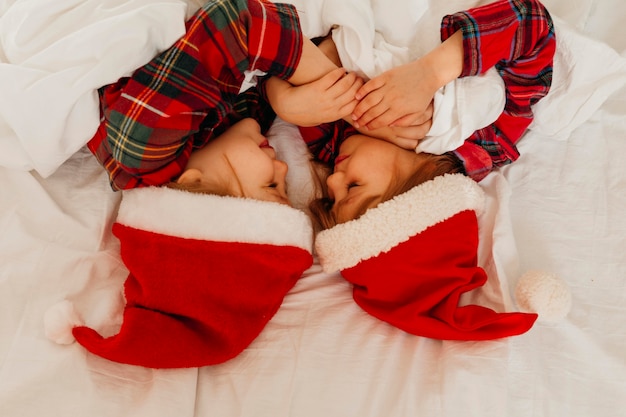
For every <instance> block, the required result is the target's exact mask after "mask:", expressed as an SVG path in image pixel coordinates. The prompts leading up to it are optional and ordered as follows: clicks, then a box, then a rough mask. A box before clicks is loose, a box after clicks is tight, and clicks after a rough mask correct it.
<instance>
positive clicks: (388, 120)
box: [352, 59, 439, 129]
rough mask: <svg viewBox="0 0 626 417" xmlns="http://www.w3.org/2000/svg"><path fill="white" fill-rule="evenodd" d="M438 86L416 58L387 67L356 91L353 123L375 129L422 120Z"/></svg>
mask: <svg viewBox="0 0 626 417" xmlns="http://www.w3.org/2000/svg"><path fill="white" fill-rule="evenodd" d="M438 88H439V86H438V85H437V83H436V82H435V81H434V79H433V78H432V74H431V71H429V69H428V67H427V66H426V65H423V63H422V62H421V60H419V59H418V60H416V61H413V62H410V63H408V64H405V65H400V66H398V67H395V68H393V69H391V70H389V71H386V72H384V73H382V74H381V75H379V76H378V77H374V78H372V79H371V80H370V81H368V82H367V83H365V84H364V85H363V87H361V88H360V89H359V91H357V94H356V99H357V100H359V104H358V105H357V106H356V107H355V109H354V111H353V112H352V120H354V126H355V127H365V128H367V129H377V128H381V127H383V126H404V127H407V126H411V125H416V124H421V123H423V120H424V115H425V114H426V112H427V109H428V107H429V105H430V104H431V102H432V99H433V96H434V95H435V92H436V91H437V89H438ZM431 114H432V113H431Z"/></svg>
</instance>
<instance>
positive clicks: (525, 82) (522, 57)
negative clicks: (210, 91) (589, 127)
mask: <svg viewBox="0 0 626 417" xmlns="http://www.w3.org/2000/svg"><path fill="white" fill-rule="evenodd" d="M458 30H461V31H462V32H463V44H464V45H463V46H464V67H463V73H462V75H461V76H470V75H477V74H481V73H484V72H485V71H487V70H488V69H489V68H491V67H494V66H495V67H496V69H497V70H498V72H499V74H500V76H501V77H502V79H503V80H504V84H505V88H506V104H505V108H504V111H503V113H502V114H501V115H500V117H499V118H498V120H496V121H495V122H494V123H493V124H492V125H490V126H488V127H486V128H483V129H480V130H478V131H476V132H474V133H473V134H472V135H471V136H470V137H469V138H467V139H466V141H465V143H464V144H463V145H462V146H461V147H460V148H459V149H457V150H456V151H455V154H456V155H457V156H458V157H459V158H460V159H461V161H462V162H463V164H464V167H465V170H466V173H467V174H468V175H469V176H471V177H472V178H474V179H476V180H477V181H479V180H481V179H482V178H484V177H485V176H486V175H487V174H488V173H489V172H491V170H492V169H493V168H495V167H499V166H502V165H506V164H509V163H511V162H512V161H515V160H516V159H517V158H518V157H519V152H518V151H517V148H516V146H515V144H516V143H517V141H518V140H519V139H520V137H521V136H522V134H523V133H524V132H525V130H526V128H527V127H528V125H529V124H530V122H531V121H532V119H533V113H532V110H531V105H532V104H534V103H536V102H537V101H539V100H540V99H541V98H542V97H544V96H545V95H546V94H547V93H548V90H549V89H550V85H551V83H552V64H553V56H554V52H555V47H556V40H555V36H554V28H553V25H552V19H551V17H550V15H549V14H548V12H547V10H546V9H545V8H544V7H543V5H541V3H539V2H538V1H536V0H501V1H496V2H494V3H491V4H488V5H485V6H482V7H477V8H474V9H470V10H468V11H465V12H460V13H455V14H453V15H449V16H446V17H444V19H443V21H442V25H441V37H442V40H445V39H447V38H448V37H450V36H451V35H452V34H453V33H454V32H456V31H458ZM300 130H301V132H302V135H303V136H304V139H305V141H306V142H307V144H308V146H309V149H310V150H311V152H313V154H314V155H315V156H316V157H317V158H318V159H319V160H321V161H325V162H330V163H332V162H333V161H334V159H335V157H336V156H337V154H338V152H339V146H340V144H341V142H342V141H343V140H344V139H345V138H346V137H349V136H351V135H353V134H355V133H357V132H356V130H355V129H353V128H352V126H350V125H349V124H348V123H346V122H344V121H339V122H335V123H329V124H325V125H320V126H316V127H312V128H301V129H300Z"/></svg>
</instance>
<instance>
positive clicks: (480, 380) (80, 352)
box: [0, 0, 626, 417]
mask: <svg viewBox="0 0 626 417" xmlns="http://www.w3.org/2000/svg"><path fill="white" fill-rule="evenodd" d="M439 1H440V2H441V3H444V2H443V1H441V0H439ZM29 3H31V4H38V6H39V7H44V6H45V7H49V9H45V10H57V11H58V7H60V6H59V5H60V4H66V0H57V1H56V3H55V2H54V1H47V2H45V1H43V0H39V1H32V0H31V2H29ZM103 3H105V1H101V2H100V3H98V4H103ZM445 3H446V4H449V5H450V7H452V6H459V7H457V8H460V7H461V6H463V5H464V4H466V3H467V0H465V1H460V2H459V1H458V0H450V1H446V2H445ZM18 4H22V2H21V1H20V0H8V1H7V0H5V1H2V0H0V19H3V18H4V16H6V15H7V12H8V11H9V10H10V9H11V7H12V6H13V5H18ZM85 4H91V5H92V6H93V5H94V4H96V3H95V2H90V1H89V0H86V1H85ZM106 4H113V3H106ZM124 4H137V3H136V2H135V3H133V2H132V1H125V2H120V3H119V5H120V8H118V9H117V10H118V11H121V10H123V7H121V6H122V5H124ZM145 4H147V3H145ZM163 4H164V3H162V2H161V3H156V2H155V3H154V5H155V7H157V8H158V7H161V6H162V5H163ZM546 4H547V5H548V7H549V9H550V10H551V11H552V10H554V13H553V14H554V15H556V16H558V17H560V18H563V19H565V20H566V22H567V23H568V25H569V27H570V28H572V30H576V31H579V30H582V29H584V30H585V31H586V32H585V33H586V34H582V33H579V35H580V36H582V37H583V38H584V41H583V44H584V43H585V42H586V41H589V40H590V37H593V38H594V39H597V40H598V41H602V42H604V43H600V42H596V41H592V43H594V44H596V43H597V45H598V47H599V48H601V49H603V50H605V51H611V48H612V49H615V50H617V51H619V52H620V53H621V54H622V57H624V56H626V25H624V24H623V16H625V15H626V3H625V2H623V0H602V1H598V0H546ZM93 7H94V13H96V7H95V6H93ZM45 10H44V11H42V13H44V12H45ZM98 13H99V12H98ZM98 13H96V14H94V19H96V18H97V16H98ZM102 13H104V14H106V13H114V9H108V10H107V9H104V10H103V11H102ZM181 13H182V10H181ZM58 15H59V14H58V13H57V14H56V15H55V16H57V17H58ZM14 16H15V15H14ZM136 17H137V18H138V20H137V22H136V23H135V22H134V21H133V20H132V19H131V20H130V22H129V24H128V27H126V28H125V30H130V31H132V30H133V28H135V27H140V26H141V22H142V19H143V15H142V14H138V15H137V16H136ZM24 20H25V21H28V20H29V19H27V16H26V15H24ZM4 22H5V21H4V20H0V33H5V32H4V29H5V26H4ZM76 24H78V23H76ZM159 24H165V23H164V22H159ZM70 27H71V25H70ZM33 33H36V31H35V32H33ZM113 35H114V34H110V36H113ZM138 36H141V35H138ZM101 40H102V44H98V43H92V44H91V47H92V49H93V50H94V53H98V54H99V55H98V56H99V57H100V58H101V59H100V61H102V64H104V62H110V61H109V58H108V56H109V55H108V54H107V53H104V54H103V53H102V51H104V50H106V49H105V48H106V46H107V44H108V42H107V36H104V37H103V38H102V39H101ZM84 41H85V42H86V43H90V41H88V39H84ZM2 42H4V41H2ZM2 45H4V44H2ZM574 45H577V42H574V43H573V46H572V49H575V48H574ZM607 45H610V48H609V46H607ZM2 48H4V46H3V47H2ZM131 49H133V48H131ZM43 52H45V50H44V49H42V53H43ZM574 52H576V51H574ZM590 54H592V55H590V56H594V57H596V58H597V59H598V60H602V62H596V61H591V62H582V63H581V62H577V63H576V66H577V67H578V66H580V65H582V66H583V67H587V66H591V67H593V68H595V69H596V70H598V71H600V73H602V74H606V75H607V77H609V81H610V83H613V85H616V84H618V81H619V80H620V78H621V77H622V76H623V74H624V71H623V70H622V72H619V71H617V69H616V68H617V67H616V65H617V64H618V63H619V62H620V61H621V60H618V59H616V58H615V56H616V54H615V53H614V52H612V51H611V53H607V54H605V55H602V56H598V55H594V52H593V51H590ZM4 58H5V57H3V58H2V59H4ZM59 58H60V59H61V60H69V59H70V57H69V56H66V55H64V56H60V57H59ZM3 62H4V61H3ZM18 67H19V66H18ZM101 67H102V68H103V69H106V66H104V65H102V66H101ZM604 67H606V70H605V68H604ZM611 68H612V69H611ZM576 69H578V68H576ZM18 72H19V71H16V74H17V73H18ZM5 74H6V73H3V74H2V75H3V77H4V75H5ZM581 74H584V72H583V73H581ZM92 75H93V74H92ZM102 75H103V74H101V76H102ZM111 75H112V74H108V76H111ZM589 76H590V78H589V79H581V78H577V81H575V82H572V83H570V84H571V85H569V86H568V89H567V91H568V93H567V95H566V96H564V103H563V104H564V105H565V106H566V107H568V106H569V105H570V104H572V105H573V104H574V103H568V102H567V100H566V97H567V96H570V97H571V98H572V101H573V102H577V103H575V104H576V105H577V106H578V108H583V107H584V106H585V105H593V106H596V105H598V102H597V101H596V102H594V103H591V102H589V100H588V98H589V97H593V96H594V94H595V93H596V92H595V91H593V90H594V88H593V87H594V84H593V82H594V81H595V83H596V84H595V86H597V88H598V89H603V88H608V87H607V86H609V85H611V84H610V83H608V84H607V82H609V81H607V80H606V79H605V78H601V79H599V78H598V77H595V76H594V75H593V74H591V75H589ZM3 77H2V78H0V83H2V84H3V85H4V84H6V83H8V81H6V80H5V79H4V78H3ZM87 78H88V77H87ZM611 80H612V81H611ZM580 82H584V83H585V85H586V87H585V88H582V89H581V90H580V91H579V90H578V89H576V88H575V85H576V84H577V83H578V85H580ZM43 84H45V82H43V81H42V82H41V83H39V82H38V83H35V84H33V85H32V86H31V88H32V89H37V88H40V87H41V86H42V85H43ZM49 88H52V87H49ZM61 90H62V89H59V90H57V91H56V92H61ZM5 91H6V90H4V89H2V90H0V101H2V108H5V107H6V105H5V103H6V102H5V100H12V99H13V97H11V96H8V95H6V94H5ZM605 94H606V92H602V91H600V93H598V98H602V96H604V95H605ZM75 97H76V96H73V98H75ZM57 98H58V100H59V101H64V99H65V98H64V95H63V94H60V95H59V96H58V97H57ZM582 98H587V101H585V103H581V102H580V100H581V99H582ZM28 104H29V103H25V105H28ZM32 105H33V106H37V104H36V103H32ZM60 113H62V114H65V113H64V112H60ZM570 114H571V113H570ZM26 116H28V115H22V114H16V115H15V117H16V118H17V119H13V118H10V119H8V120H5V119H0V120H3V121H2V123H10V124H11V126H15V127H16V129H17V130H22V129H26V128H29V127H28V126H24V125H25V124H28V123H32V121H33V118H32V117H26ZM45 116H46V115H45V114H44V115H43V116H42V117H43V118H42V119H37V121H38V122H40V123H42V124H46V123H52V122H57V121H56V120H46V118H45ZM3 117H4V116H3ZM576 117H577V116H574V120H573V123H574V124H575V125H578V127H577V128H576V129H572V132H571V134H570V135H567V134H565V135H561V134H558V135H556V136H544V135H542V134H539V133H538V131H536V130H530V131H529V132H528V133H527V134H526V136H525V137H524V138H523V139H522V140H521V141H520V150H521V153H522V157H521V158H520V159H519V160H518V161H517V162H515V163H514V164H512V165H510V166H508V167H505V168H504V169H501V170H499V171H497V172H494V173H492V174H490V175H489V176H488V177H487V178H486V179H485V180H484V181H482V182H481V186H483V188H484V189H485V191H486V193H487V195H488V207H487V210H486V214H487V216H485V217H484V218H483V219H481V220H482V223H481V250H480V252H479V255H480V258H479V260H480V264H481V265H484V266H485V267H486V269H487V271H488V273H489V276H490V280H489V282H488V284H487V285H486V286H485V287H483V288H481V291H480V292H477V293H476V294H474V296H476V297H480V300H479V301H478V302H480V303H481V304H484V305H490V306H492V307H494V308H496V309H500V308H507V309H509V308H513V307H514V306H513V305H512V300H510V288H511V287H512V286H514V285H515V282H516V280H517V278H518V277H519V276H520V273H522V272H524V271H526V270H528V269H541V270H545V271H551V272H554V273H555V274H557V275H558V276H560V277H561V278H563V279H565V280H566V281H567V283H568V285H569V287H570V290H571V292H572V295H573V305H572V310H571V312H570V314H569V316H568V317H567V319H566V320H565V322H563V323H559V324H543V323H537V324H536V325H535V326H534V327H533V328H532V329H531V330H530V331H529V332H528V333H525V334H524V335H520V336H517V337H514V338H510V339H504V340H496V341H488V342H475V343H474V342H452V341H438V340H431V339H426V338H420V337H414V336H410V335H407V334H405V333H403V332H401V331H399V330H398V329H395V328H393V327H391V326H389V325H387V324H385V323H383V322H381V321H379V320H376V319H374V318H372V317H370V316H368V315H367V314H366V313H364V312H363V311H362V310H361V309H359V307H358V306H356V304H355V303H354V301H353V300H352V298H351V292H350V286H349V285H348V284H347V282H346V281H345V280H343V279H342V278H341V276H339V275H338V274H330V275H329V274H324V273H322V272H321V269H320V267H319V265H317V264H316V265H314V266H313V267H312V268H311V269H309V270H308V271H307V272H306V273H305V274H304V276H303V277H302V279H300V280H299V281H298V283H297V285H296V286H295V287H294V288H293V290H292V291H291V292H290V293H289V294H288V296H287V297H286V299H285V302H284V304H283V305H282V306H281V308H280V310H279V311H278V313H277V314H276V316H274V318H273V319H272V320H271V321H270V323H269V324H268V326H267V327H266V328H265V329H264V331H263V332H262V333H261V335H260V336H259V338H258V339H256V340H255V341H254V343H253V344H252V345H251V346H250V347H249V348H248V349H246V350H245V351H244V352H243V353H242V354H241V355H240V356H239V357H237V358H235V359H233V360H232V361H229V362H227V363H225V364H223V365H219V366H214V367H206V368H201V369H176V370H152V369H146V368H140V367H131V366H126V365H121V364H117V363H113V362H109V361H106V360H104V359H102V358H100V357H97V356H94V355H91V354H88V353H86V351H85V350H84V349H83V348H82V347H81V346H80V345H77V344H73V345H70V346H59V345H56V344H54V343H52V342H50V341H49V340H48V339H46V337H45V335H44V325H43V317H44V312H45V311H46V310H47V309H48V308H49V307H50V306H51V305H54V304H55V303H57V302H58V301H60V300H62V299H71V300H72V301H74V302H75V306H76V308H77V310H78V311H80V313H81V314H82V315H83V318H84V320H85V321H86V322H87V323H89V324H91V325H93V326H94V327H97V328H98V329H99V330H102V331H103V332H106V333H114V332H115V331H116V330H117V327H116V326H118V325H119V323H120V321H121V316H120V314H121V311H122V305H123V298H122V294H121V289H122V284H123V282H124V279H125V278H126V276H127V271H126V269H125V268H124V265H123V263H122V262H121V260H120V257H119V256H120V254H119V243H118V241H117V239H116V238H115V237H114V236H113V235H112V234H111V222H112V221H113V219H114V218H115V215H116V209H117V205H118V203H119V198H120V194H119V193H114V192H113V191H112V190H111V189H110V186H109V184H108V180H107V177H106V175H105V173H104V172H103V170H102V168H101V167H100V166H99V165H98V163H97V162H96V161H95V159H94V158H93V156H92V155H91V154H90V153H89V151H87V150H86V149H85V148H81V149H80V150H79V151H78V152H76V153H74V154H73V155H71V156H69V159H68V160H67V161H65V162H64V163H62V164H60V162H59V159H57V160H56V161H54V162H55V163H59V164H60V166H59V168H58V169H56V170H55V171H54V173H53V174H51V175H49V176H48V177H47V178H42V176H41V175H39V174H38V173H37V172H32V171H31V172H26V171H22V170H16V169H9V168H6V167H4V166H0V416H2V417H18V416H20V417H41V416H46V417H66V416H90V417H111V416H116V417H118V416H119V417H171V416H177V417H294V416H297V417H320V416H328V417H381V416H385V417H406V416H436V417H457V416H467V417H474V416H480V417H502V416H506V417H529V416H532V417H554V416H559V417H560V416H568V417H589V416H598V417H623V415H624V410H626V396H625V395H624V393H625V384H624V381H626V353H625V352H626V350H625V346H626V331H625V329H626V292H625V291H624V288H625V277H626V238H625V237H626V217H624V208H625V207H626V169H625V168H624V163H623V155H626V141H625V140H624V138H626V88H621V89H617V88H616V90H615V91H614V92H613V93H612V95H611V97H609V98H608V99H607V100H606V101H604V102H603V103H602V104H601V105H600V107H599V109H598V110H597V111H595V112H593V114H592V115H591V116H590V117H589V118H588V119H587V121H586V122H584V123H582V124H580V122H579V120H577V119H576ZM581 117H586V115H585V114H584V113H581ZM70 120H71V121H72V122H73V123H74V124H76V123H77V121H76V119H67V120H66V121H70ZM548 122H550V120H549V119H547V118H546V123H548ZM58 123H60V122H58ZM60 124H61V125H62V123H60ZM278 126H279V125H277V127H278ZM74 128H76V129H78V130H82V129H83V128H84V129H86V130H90V129H91V127H89V126H84V127H82V128H81V127H80V125H79V124H77V125H76V126H75V127H74ZM569 129H570V127H569V126H566V130H565V132H566V131H567V130H569ZM290 131H293V128H292V127H291V126H289V128H288V129H285V132H284V133H286V135H287V137H286V140H287V141H288V140H289V137H291V135H292V133H290ZM272 133H273V134H274V133H278V132H276V131H273V132H272ZM3 137H4V136H3ZM12 138H13V141H14V142H16V143H17V144H18V145H19V146H21V144H20V140H21V139H20V138H18V137H17V136H15V135H14V136H12ZM551 138H557V139H566V140H551ZM46 139H49V140H50V141H52V139H58V137H55V138H53V136H49V137H48V136H46ZM297 143H299V142H297ZM18 145H16V146H18ZM74 145H75V144H74ZM50 146H51V147H55V146H58V147H59V148H60V147H61V144H60V143H55V142H52V143H51V144H50ZM6 151H7V147H6V146H5V144H4V143H3V144H0V158H3V153H4V152H6ZM61 151H63V150H62V149H61ZM63 152H68V151H67V149H66V150H64V151H63ZM61 153H62V152H61ZM59 155H60V153H59V154H58V155H57V156H59ZM10 162H13V161H10ZM15 162H16V163H17V162H19V161H15ZM301 162H302V163H304V162H306V161H301ZM297 166H298V163H293V164H292V167H293V168H294V170H293V171H294V172H293V173H294V174H295V173H296V172H295V171H296V168H297ZM292 178H293V177H292ZM304 192H306V190H304ZM490 222H491V223H490Z"/></svg>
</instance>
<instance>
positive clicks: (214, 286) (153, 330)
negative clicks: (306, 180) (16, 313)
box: [46, 187, 312, 368]
mask: <svg viewBox="0 0 626 417" xmlns="http://www.w3.org/2000/svg"><path fill="white" fill-rule="evenodd" d="M113 233H114V234H115V235H116V236H117V237H118V238H119V240H120V248H121V257H122V260H123V261H124V264H125V265H126V267H127V268H128V270H129V274H128V277H127V279H126V282H125V284H124V295H125V299H126V306H125V309H124V314H123V322H122V325H121V328H120V330H119V333H118V334H116V335H114V336H111V337H106V338H104V337H102V336H101V335H100V334H99V333H97V332H96V331H95V330H93V329H91V328H89V327H85V326H82V325H80V320H79V319H78V318H77V316H76V315H75V314H74V313H73V312H72V310H71V305H69V304H68V302H64V303H60V304H58V305H57V306H56V308H53V309H51V310H50V311H49V312H48V315H47V317H46V332H47V334H48V337H50V338H52V339H53V340H55V341H57V342H58V343H68V342H70V343H71V342H72V341H73V338H75V339H76V340H77V341H78V342H79V343H80V344H81V345H83V346H84V347H85V348H86V349H87V350H89V351H90V352H92V353H94V354H96V355H99V356H102V357H104V358H106V359H109V360H112V361H115V362H121V363H126V364H132V365H140V366H146V367H151V368H183V367H199V366H204V365H213V364H218V363H221V362H224V361H227V360H229V359H231V358H233V357H235V356H236V355H238V354H239V353H240V352H241V351H242V350H244V349H245V348H246V347H247V346H248V345H249V344H250V343H251V342H252V341H253V340H254V339H255V338H256V337H257V336H258V335H259V333H260V332H261V331H262V329H263V328H264V326H265V325H266V324H267V322H268V321H269V320H270V319H271V318H272V316H273V315H274V313H276V311H277V310H278V308H279V306H280V305H281V303H282V301H283V298H284V296H285V295H286V294H287V292H288V291H289V290H290V289H291V288H292V286H293V285H294V284H295V282H296V280H297V279H298V278H300V276H301V275H302V273H303V272H304V271H305V270H306V269H307V268H308V267H309V266H310V265H311V264H312V256H311V250H312V228H311V224H310V221H309V218H308V216H306V215H305V214H304V213H303V212H301V211H299V210H296V209H294V208H292V207H289V206H286V205H281V204H278V203H273V202H265V201H258V200H250V199H244V198H235V197H220V196H215V195H206V194H196V193H189V192H185V191H179V190H173V189H168V188H163V187H158V188H156V187H154V188H152V187H151V188H141V189H135V190H130V191H124V195H123V198H122V203H121V205H120V209H119V214H118V217H117V220H116V223H115V224H114V225H113ZM63 323H65V326H66V327H65V330H63ZM68 328H69V329H70V331H71V336H73V337H68V336H70V335H68Z"/></svg>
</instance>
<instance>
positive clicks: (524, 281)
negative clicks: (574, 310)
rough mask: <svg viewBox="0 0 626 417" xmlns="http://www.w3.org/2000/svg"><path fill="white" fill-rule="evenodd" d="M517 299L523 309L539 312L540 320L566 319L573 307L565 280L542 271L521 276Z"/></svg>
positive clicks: (516, 294) (552, 321)
mask: <svg viewBox="0 0 626 417" xmlns="http://www.w3.org/2000/svg"><path fill="white" fill-rule="evenodd" d="M515 299H516V301H517V305H518V306H519V308H520V310H521V311H525V312H530V313H537V314H538V315H539V320H540V321H544V322H551V323H555V322H558V321H560V320H562V319H564V318H565V317H566V316H567V314H568V313H569V311H570V308H571V307H572V295H571V293H570V291H569V288H568V287H567V284H566V283H565V281H563V280H562V279H560V278H559V277H557V276H556V275H553V274H550V273H546V272H542V271H529V272H527V273H526V274H524V275H523V276H522V277H521V278H520V280H519V282H518V283H517V287H516V289H515Z"/></svg>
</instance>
